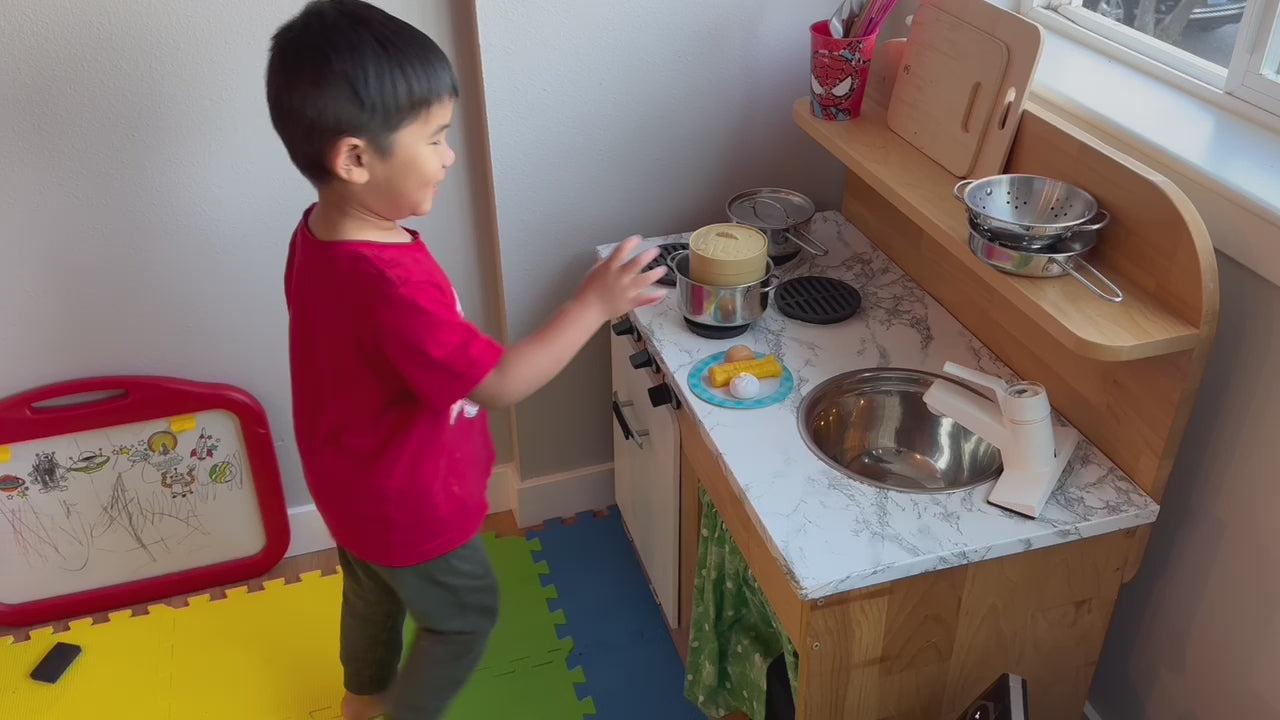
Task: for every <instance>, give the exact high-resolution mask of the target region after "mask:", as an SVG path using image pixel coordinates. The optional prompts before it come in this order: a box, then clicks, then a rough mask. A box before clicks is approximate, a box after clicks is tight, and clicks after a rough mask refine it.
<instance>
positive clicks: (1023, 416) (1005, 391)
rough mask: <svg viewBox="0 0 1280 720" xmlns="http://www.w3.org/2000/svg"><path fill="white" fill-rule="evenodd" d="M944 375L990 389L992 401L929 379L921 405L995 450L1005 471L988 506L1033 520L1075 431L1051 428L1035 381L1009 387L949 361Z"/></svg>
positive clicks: (1045, 400) (1043, 395)
mask: <svg viewBox="0 0 1280 720" xmlns="http://www.w3.org/2000/svg"><path fill="white" fill-rule="evenodd" d="M943 372H945V373H947V374H948V375H954V376H955V377H958V378H960V379H962V380H967V381H969V382H970V383H973V384H975V385H979V386H982V387H986V388H990V389H991V390H994V391H995V394H996V400H997V402H991V401H990V400H985V399H983V398H981V397H978V396H976V395H974V394H973V393H971V392H969V391H968V390H965V389H964V388H961V387H958V386H956V385H955V384H954V383H950V382H945V381H934V383H933V385H932V386H930V388H929V389H928V390H927V391H925V394H924V402H925V405H927V406H928V407H929V410H931V411H932V412H933V413H934V414H935V415H944V416H946V417H950V418H951V419H953V420H955V421H956V422H958V423H960V424H961V425H963V426H965V427H966V428H968V429H969V431H970V432H972V433H974V434H975V435H978V436H979V437H981V438H982V439H984V440H986V441H987V442H989V443H991V444H992V445H995V446H996V447H998V448H1000V456H1001V459H1002V460H1003V461H1004V473H1003V474H1001V475H1000V477H999V479H997V480H996V484H995V486H994V487H992V488H991V494H990V495H988V496H987V502H989V503H992V504H994V505H999V506H1001V507H1004V508H1008V509H1009V510H1012V511H1014V512H1017V513H1021V514H1023V515H1027V516H1030V517H1037V516H1039V515H1040V511H1041V510H1042V509H1043V508H1044V504H1045V502H1046V501H1047V500H1048V499H1049V494H1050V493H1051V492H1053V489H1054V488H1055V487H1057V485H1058V480H1059V479H1060V478H1061V477H1062V471H1063V470H1064V469H1065V468H1066V466H1067V461H1068V460H1070V459H1071V453H1073V452H1075V449H1076V444H1077V443H1078V442H1079V441H1080V433H1079V432H1077V431H1076V430H1075V429H1074V428H1064V427H1054V425H1053V418H1052V415H1051V411H1050V408H1049V394H1048V393H1047V392H1045V389H1044V386H1043V385H1041V384H1039V383H1034V382H1018V383H1014V384H1012V385H1008V384H1005V382H1004V381H1003V380H1000V379H999V378H995V377H992V376H990V375H987V374H986V373H982V372H978V371H977V370H971V369H969V368H967V367H964V366H963V365H957V364H955V363H952V362H948V363H946V364H945V365H944V366H943Z"/></svg>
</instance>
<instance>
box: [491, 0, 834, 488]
mask: <svg viewBox="0 0 1280 720" xmlns="http://www.w3.org/2000/svg"><path fill="white" fill-rule="evenodd" d="M834 5H835V3H833V2H828V0H798V1H796V2H787V3H780V2H769V1H768V0H745V1H744V0H736V1H735V0H714V1H711V2H701V3H689V2H684V0H652V1H650V2H631V3H619V2H610V3H600V2H592V1H591V0H561V1H560V2H555V3H551V2H528V1H527V0H479V1H478V2H477V3H476V9H477V17H478V27H479V38H480V52H481V58H482V63H483V68H484V93H485V104H486V107H487V111H488V130H489V142H490V145H491V149H492V156H493V173H494V191H495V194H496V201H497V210H498V228H499V245H500V247H501V253H502V273H503V287H504V291H505V296H506V313H507V322H508V326H509V328H510V331H511V334H512V337H513V338H518V337H523V336H525V335H527V334H528V333H530V332H531V331H533V330H534V329H535V328H536V327H537V326H538V325H539V324H540V323H541V322H542V321H543V320H544V319H545V318H547V317H548V315H549V314H550V313H551V312H552V311H553V310H554V309H555V308H556V307H557V306H558V305H559V304H560V303H561V302H563V301H565V300H566V299H568V298H569V297H570V295H571V294H572V292H573V291H574V289H575V288H576V286H577V284H578V282H579V280H580V278H581V277H582V274H583V273H584V272H585V271H586V270H587V269H588V268H589V267H590V265H591V263H592V261H593V254H592V251H591V249H592V248H593V247H594V246H596V245H598V244H601V243H606V242H614V241H617V240H621V239H622V238H623V237H624V236H626V235H628V234H630V233H641V234H644V235H656V234H665V233H674V232H683V231H688V230H693V229H695V228H697V227H699V226H700V225H703V224H706V223H709V222H718V221H722V220H723V219H724V218H723V208H724V203H725V201H726V200H727V199H728V198H729V197H730V196H731V195H733V194H734V193H736V192H738V191H739V190H743V189H746V188H750V187H755V186H761V185H781V186H783V187H791V188H794V189H796V190H800V191H803V192H806V193H809V194H810V195H812V196H813V197H814V198H815V200H816V201H817V202H818V204H819V205H820V206H821V207H827V208H830V207H836V206H837V205H838V200H839V192H840V186H841V173H840V168H839V165H838V164H837V163H836V162H835V161H834V160H833V159H832V158H831V157H830V156H829V155H827V154H826V153H824V152H823V151H821V150H820V149H819V148H818V146H817V145H816V143H814V142H812V141H811V140H809V139H808V138H807V137H805V136H803V135H802V133H801V132H800V130H798V129H797V128H796V127H795V125H794V124H793V123H792V121H791V103H792V101H794V100H795V99H796V98H799V97H801V96H803V95H805V93H807V92H808V90H807V88H808V78H807V75H808V53H809V36H808V30H807V28H808V24H809V23H810V22H811V21H813V20H816V19H818V18H820V17H822V16H824V15H829V14H830V13H831V10H832V9H833V8H834ZM608 389H609V363H608V361H607V356H606V344H605V343H604V342H603V340H602V338H597V341H596V342H594V343H592V344H591V345H590V346H589V347H588V349H587V351H586V352H584V353H583V354H582V355H581V356H580V357H579V358H578V360H577V361H576V362H574V363H573V364H572V365H571V366H570V368H569V370H568V372H566V373H565V374H564V375H562V376H561V377H560V378H559V379H558V380H556V381H555V382H554V383H552V384H551V385H550V386H548V387H547V388H546V389H545V390H543V391H542V392H540V393H538V394H537V395H535V396H534V397H533V398H531V399H530V400H528V401H527V402H525V403H523V404H522V405H520V406H519V407H518V408H517V411H516V432H517V442H518V446H519V456H520V465H521V477H522V478H523V479H524V480H529V479H530V478H533V477H538V476H544V475H549V474H553V473H559V472H566V471H572V470H575V469H578V468H582V467H585V466H591V465H595V464H599V463H606V462H610V461H611V460H612V444H611V440H610V438H611V435H610V430H609V423H610V418H609V409H608V397H609V393H608Z"/></svg>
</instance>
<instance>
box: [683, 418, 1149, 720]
mask: <svg viewBox="0 0 1280 720" xmlns="http://www.w3.org/2000/svg"><path fill="white" fill-rule="evenodd" d="M679 420H680V430H681V474H680V485H681V492H680V495H681V503H680V603H681V613H680V615H681V618H682V619H683V622H682V623H681V626H680V627H679V628H678V633H677V634H678V638H677V644H678V645H679V647H680V651H681V657H684V658H687V650H688V638H689V628H688V619H689V618H690V616H691V615H692V605H693V584H694V583H693V580H694V574H695V571H696V565H697V557H698V549H697V543H698V539H699V537H700V532H699V527H698V523H699V511H698V488H699V487H702V488H705V489H706V491H707V494H708V495H709V496H710V498H711V500H712V502H713V503H714V504H715V506H716V510H717V511H718V512H719V514H720V516H721V518H722V519H723V520H724V523H725V526H726V527H727V528H728V529H729V533H730V535H732V536H733V539H734V542H735V543H736V544H737V545H738V548H739V550H741V551H742V553H743V555H744V556H745V557H746V559H747V563H748V565H749V566H750V568H751V571H752V573H753V575H754V576H755V578H756V581H757V582H758V583H759V585H760V587H761V589H762V590H763V591H764V593H765V596H766V597H767V598H768V600H769V604H770V606H771V607H772V609H773V611H774V613H775V614H776V615H777V617H778V619H779V621H780V622H781V624H782V626H783V629H784V630H785V631H786V633H787V635H788V637H790V639H791V641H792V643H793V644H794V645H795V647H796V649H797V652H798V653H799V660H800V666H799V667H800V677H799V678H798V681H799V696H798V697H797V698H796V717H797V718H798V719H800V720H860V719H863V718H865V719H867V720H887V719H890V718H899V719H902V720H908V719H909V720H923V719H928V720H952V719H953V718H954V717H956V716H957V715H959V713H960V712H961V711H963V710H964V709H965V707H966V706H967V705H968V704H969V703H970V702H971V701H972V700H973V699H975V698H976V697H977V696H978V695H979V693H981V692H982V691H983V690H984V689H985V688H986V687H987V685H988V684H990V683H991V681H993V680H994V679H995V678H996V677H998V676H999V675H1000V674H1001V673H1004V672H1012V673H1016V674H1018V675H1021V676H1023V677H1024V678H1026V679H1027V682H1028V688H1029V691H1030V703H1031V707H1032V713H1033V716H1034V717H1035V718H1036V720H1078V718H1079V717H1080V709H1081V708H1082V707H1083V706H1084V703H1085V700H1086V699H1087V695H1088V690H1089V684H1090V682H1091V680H1092V677H1093V669H1094V665H1095V664H1096V663H1097V659H1098V654H1099V652H1100V651H1101V649H1102V641H1103V638H1104V637H1105V635H1106V630H1107V625H1108V623H1109V621H1110V618H1111V612H1112V608H1113V606H1114V605H1115V601H1116V596H1117V594H1118V592H1119V589H1120V585H1121V581H1122V578H1123V576H1124V571H1125V564H1126V561H1127V558H1128V557H1129V554H1130V552H1131V551H1132V545H1133V544H1134V543H1135V541H1136V540H1137V537H1138V531H1136V530H1129V531H1123V532H1117V533H1112V534H1109V535H1102V536H1098V537H1094V538H1089V539H1085V540H1078V541H1075V542H1071V543H1066V544H1062V545H1055V546H1052V547H1048V548H1044V549H1040V550H1034V551H1031V552H1026V553H1021V554H1018V555H1012V556H1006V557H1002V558H997V559H994V560H988V561H985V562H979V563H974V564H972V565H966V566H961V567H955V568H948V569H945V570H939V571H936V572H932V573H927V574H924V575H918V576H914V577H910V578H905V579H902V580H897V581H894V582H890V583H885V584H882V585H877V586H873V587H869V588H863V589H859V590H855V591H851V592H847V593H842V594H839V595H834V596H830V597H826V598H820V599H806V598H802V597H801V596H800V595H799V593H798V592H797V591H796V585H795V583H793V582H792V581H791V579H790V578H789V577H788V576H787V574H786V572H785V571H784V570H783V565H782V564H781V562H780V561H779V560H778V557H777V555H776V554H775V553H774V552H773V551H772V549H771V548H770V547H769V546H768V544H767V543H766V542H765V540H764V538H763V537H762V536H761V534H760V533H759V531H758V530H757V525H756V524H755V522H754V521H753V520H752V518H751V517H750V511H749V509H748V508H747V506H746V505H745V504H744V503H743V502H742V501H741V499H740V498H738V496H737V495H736V493H735V492H734V490H733V483H731V482H730V481H729V479H728V478H727V477H726V476H725V474H724V472H723V471H722V470H721V469H720V467H719V461H718V459H717V456H716V454H715V452H714V451H713V450H712V449H711V447H710V446H709V445H708V444H707V442H706V440H705V438H704V437H703V435H702V433H701V432H700V431H699V429H698V427H697V425H696V423H694V422H693V420H692V419H691V418H690V417H689V416H688V415H687V413H685V412H681V413H679Z"/></svg>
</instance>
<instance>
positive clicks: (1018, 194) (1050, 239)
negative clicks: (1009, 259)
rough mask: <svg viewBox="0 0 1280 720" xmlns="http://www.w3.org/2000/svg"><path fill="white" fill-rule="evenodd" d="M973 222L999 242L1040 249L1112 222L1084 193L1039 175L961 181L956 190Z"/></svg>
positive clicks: (956, 194) (1066, 184)
mask: <svg viewBox="0 0 1280 720" xmlns="http://www.w3.org/2000/svg"><path fill="white" fill-rule="evenodd" d="M953 192H954V194H955V196H956V199H957V200H959V201H960V202H963V203H964V204H965V206H966V207H968V208H969V219H970V220H971V221H972V222H973V223H974V224H976V225H977V226H978V227H980V228H982V229H983V230H985V231H986V232H987V233H988V234H989V235H990V236H991V238H992V239H993V240H996V241H997V242H1001V243H1005V244H1009V245H1016V246H1021V247H1042V246H1045V245H1049V244H1051V243H1054V242H1057V241H1059V240H1062V239H1064V238H1066V237H1067V236H1068V235H1070V234H1072V233H1074V232H1078V231H1081V230H1097V229H1098V228H1101V227H1102V226H1104V225H1106V224H1107V222H1108V221H1110V220H1111V216H1110V215H1109V214H1108V213H1107V211H1106V210H1100V209H1098V201H1097V200H1095V199H1094V198H1093V196H1092V195H1090V194H1089V193H1087V192H1085V191H1084V190H1082V189H1080V188H1078V187H1076V186H1075V185H1071V184H1068V183H1065V182H1063V181H1061V180H1054V179H1053V178H1047V177H1042V176H1040V175H993V176H991V177H988V178H982V179H980V180H961V181H960V182H959V183H957V184H956V187H955V190H954V191H953Z"/></svg>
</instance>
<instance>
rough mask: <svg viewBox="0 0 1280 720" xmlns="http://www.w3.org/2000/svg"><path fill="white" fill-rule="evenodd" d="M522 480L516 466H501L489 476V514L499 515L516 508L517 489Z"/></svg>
mask: <svg viewBox="0 0 1280 720" xmlns="http://www.w3.org/2000/svg"><path fill="white" fill-rule="evenodd" d="M519 481H520V478H519V476H518V475H516V468H515V466H514V465H499V466H498V467H495V468H494V469H493V474H492V475H490V476H489V512H491V513H499V512H505V511H507V510H511V509H513V508H514V507H515V495H516V493H515V489H516V485H517V484H518V483H519Z"/></svg>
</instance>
